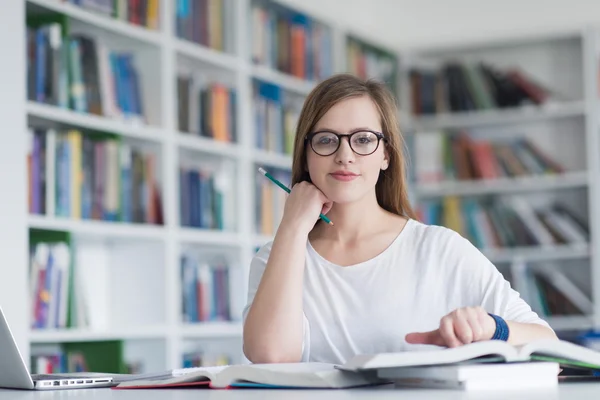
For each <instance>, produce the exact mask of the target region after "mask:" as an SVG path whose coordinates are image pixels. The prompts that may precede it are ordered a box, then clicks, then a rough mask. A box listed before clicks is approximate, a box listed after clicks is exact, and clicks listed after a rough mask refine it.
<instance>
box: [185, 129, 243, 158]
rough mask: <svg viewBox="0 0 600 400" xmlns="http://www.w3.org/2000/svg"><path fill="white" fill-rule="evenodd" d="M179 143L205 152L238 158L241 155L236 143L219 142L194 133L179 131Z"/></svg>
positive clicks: (186, 147)
mask: <svg viewBox="0 0 600 400" xmlns="http://www.w3.org/2000/svg"><path fill="white" fill-rule="evenodd" d="M177 143H178V144H179V147H182V148H185V149H189V150H194V151H201V152H204V153H210V154H217V155H221V156H226V157H231V158H237V157H239V155H240V149H239V146H238V145H237V144H235V143H226V142H218V141H216V140H212V139H208V138H205V137H202V136H198V135H196V134H192V133H181V132H180V133H178V134H177Z"/></svg>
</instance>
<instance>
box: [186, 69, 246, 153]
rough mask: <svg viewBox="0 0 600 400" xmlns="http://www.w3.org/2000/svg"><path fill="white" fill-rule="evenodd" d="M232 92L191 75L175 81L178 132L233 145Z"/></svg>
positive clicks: (233, 100) (233, 110) (233, 102)
mask: <svg viewBox="0 0 600 400" xmlns="http://www.w3.org/2000/svg"><path fill="white" fill-rule="evenodd" d="M235 110H236V91H235V89H231V88H229V87H227V86H226V85H224V84H221V83H217V82H204V80H203V79H202V78H201V77H200V76H197V75H194V74H179V76H178V77H177V113H178V114H177V116H178V125H179V131H180V132H183V133H192V134H195V135H199V136H202V137H206V138H211V139H214V140H217V141H220V142H228V143H231V142H235V141H236V123H235V121H236V115H235Z"/></svg>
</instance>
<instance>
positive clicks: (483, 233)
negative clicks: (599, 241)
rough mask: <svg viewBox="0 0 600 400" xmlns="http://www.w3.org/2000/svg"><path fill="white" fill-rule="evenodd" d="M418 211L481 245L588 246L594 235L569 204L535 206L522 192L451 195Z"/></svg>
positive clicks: (426, 220) (426, 219) (424, 204)
mask: <svg viewBox="0 0 600 400" xmlns="http://www.w3.org/2000/svg"><path fill="white" fill-rule="evenodd" d="M417 212H418V214H419V219H420V220H421V221H423V222H424V223H426V224H429V225H441V226H445V227H447V228H450V229H452V230H454V231H455V232H458V233H460V234H461V235H462V236H464V237H466V238H468V239H469V240H470V241H471V242H472V243H473V244H474V245H475V246H476V247H478V248H480V249H493V248H508V247H523V246H553V245H561V244H567V245H575V246H581V247H585V246H586V245H587V244H588V243H589V239H590V231H589V227H588V224H587V223H586V221H585V220H583V219H582V218H580V217H579V216H578V215H576V214H575V213H574V212H573V211H572V210H571V209H570V208H569V207H567V206H566V205H564V204H562V203H559V202H556V203H552V204H548V205H546V206H532V205H531V203H529V202H527V200H526V198H524V197H522V196H513V197H506V198H495V199H487V198H482V199H475V198H468V197H467V198H463V199H461V198H459V197H456V196H447V197H444V198H443V199H442V200H440V201H438V200H427V201H423V202H421V204H419V207H418V208H417Z"/></svg>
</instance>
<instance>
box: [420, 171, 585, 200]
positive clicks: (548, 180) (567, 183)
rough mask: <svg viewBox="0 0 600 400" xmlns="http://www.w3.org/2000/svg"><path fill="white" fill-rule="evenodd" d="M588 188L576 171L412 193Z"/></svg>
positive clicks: (423, 187)
mask: <svg viewBox="0 0 600 400" xmlns="http://www.w3.org/2000/svg"><path fill="white" fill-rule="evenodd" d="M587 185H588V173H587V171H577V172H567V173H564V174H556V175H537V176H526V177H517V178H499V179H486V180H476V181H448V182H440V183H431V184H417V185H415V192H416V194H417V195H418V196H422V197H442V196H451V195H454V196H469V195H486V194H501V193H518V192H532V191H542V190H556V189H567V188H577V187H586V186H587Z"/></svg>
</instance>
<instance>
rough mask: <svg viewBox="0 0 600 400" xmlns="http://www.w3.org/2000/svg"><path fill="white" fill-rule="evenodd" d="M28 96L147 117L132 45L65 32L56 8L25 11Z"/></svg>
mask: <svg viewBox="0 0 600 400" xmlns="http://www.w3.org/2000/svg"><path fill="white" fill-rule="evenodd" d="M26 53H27V97H28V99H29V100H31V101H35V102H38V103H43V104H49V105H54V106H57V107H59V108H62V109H71V110H74V111H77V112H81V113H89V114H94V115H100V116H106V117H110V118H117V119H124V120H127V121H129V122H133V123H145V122H146V121H145V106H144V101H143V90H142V79H141V76H140V73H139V71H138V68H137V66H136V63H135V55H134V54H133V52H132V51H121V50H119V51H117V50H111V49H109V48H108V46H107V44H106V43H104V42H103V41H102V40H101V39H99V38H93V37H90V36H87V35H84V34H74V33H70V32H69V19H68V18H67V17H66V16H64V15H60V14H42V15H35V16H31V15H28V17H27V52H26Z"/></svg>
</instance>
